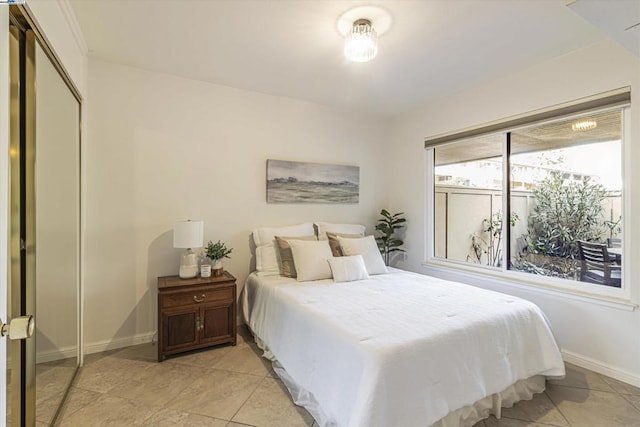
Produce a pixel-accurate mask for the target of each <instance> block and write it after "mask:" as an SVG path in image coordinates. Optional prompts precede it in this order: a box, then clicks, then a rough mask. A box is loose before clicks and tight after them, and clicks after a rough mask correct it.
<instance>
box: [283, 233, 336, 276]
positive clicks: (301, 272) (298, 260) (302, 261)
mask: <svg viewBox="0 0 640 427" xmlns="http://www.w3.org/2000/svg"><path fill="white" fill-rule="evenodd" d="M289 245H290V246H291V253H292V254H293V263H294V264H295V265H296V271H297V273H298V277H297V279H298V281H299V282H305V281H307V280H320V279H331V277H332V276H331V268H330V267H329V263H328V262H327V261H328V260H330V259H331V258H333V254H332V253H331V248H330V247H329V243H328V242H326V241H324V242H321V241H317V240H315V241H314V240H289Z"/></svg>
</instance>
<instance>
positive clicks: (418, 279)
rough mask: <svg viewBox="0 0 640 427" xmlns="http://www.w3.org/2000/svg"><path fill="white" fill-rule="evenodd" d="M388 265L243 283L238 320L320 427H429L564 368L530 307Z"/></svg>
mask: <svg viewBox="0 0 640 427" xmlns="http://www.w3.org/2000/svg"><path fill="white" fill-rule="evenodd" d="M391 271H392V273H391V274H383V275H378V276H371V278H370V279H369V280H362V281H355V282H348V283H334V282H333V281H332V280H322V281H315V282H296V281H295V280H294V279H287V278H283V277H280V276H267V277H258V276H256V275H253V274H252V275H250V276H249V278H248V279H247V284H246V286H245V291H244V295H243V313H244V316H245V321H247V323H248V325H249V327H250V328H251V330H252V331H253V332H254V334H255V335H256V336H257V337H258V338H259V339H260V340H261V341H263V342H264V343H265V344H266V346H267V347H268V351H270V352H271V353H272V355H273V356H274V357H275V359H277V361H278V362H279V363H280V364H281V365H282V366H283V367H284V369H285V370H286V374H287V375H288V376H289V377H290V380H292V381H293V382H295V384H296V385H297V386H298V387H299V388H300V389H301V390H303V392H304V393H307V392H308V393H309V396H308V397H309V399H308V400H309V401H312V402H315V403H317V408H315V409H314V411H312V413H313V415H314V416H315V417H316V419H317V421H318V422H319V423H320V424H321V425H322V426H328V425H337V426H354V427H355V426H362V427H364V426H366V427H375V426H382V427H388V426H417V425H420V426H429V425H432V424H434V423H436V422H437V421H438V420H441V419H442V418H443V417H445V416H446V415H447V414H450V413H452V412H454V411H456V410H460V409H461V408H463V407H467V406H469V405H472V404H474V403H475V402H478V401H480V400H481V399H483V398H485V397H487V396H491V395H492V394H496V393H500V392H503V391H505V390H507V389H509V388H510V387H512V386H513V385H514V384H515V383H516V382H518V381H519V380H525V379H528V378H530V377H534V376H537V375H543V376H550V377H560V376H563V375H564V364H563V362H562V357H561V355H560V352H559V349H558V347H557V345H556V343H555V340H554V338H553V336H552V334H551V330H550V328H549V325H548V324H547V322H546V320H545V317H544V315H543V314H542V312H541V311H540V309H539V308H538V307H537V306H535V305H534V304H532V303H530V302H527V301H525V300H522V299H519V298H516V297H512V296H508V295H504V294H500V293H496V292H491V291H486V290H483V289H479V288H475V287H472V286H467V285H463V284H459V283H454V282H448V281H444V280H440V279H436V278H433V277H430V276H423V275H418V274H414V273H408V272H402V271H400V270H393V269H391ZM537 391H541V390H537ZM498 406H499V405H498Z"/></svg>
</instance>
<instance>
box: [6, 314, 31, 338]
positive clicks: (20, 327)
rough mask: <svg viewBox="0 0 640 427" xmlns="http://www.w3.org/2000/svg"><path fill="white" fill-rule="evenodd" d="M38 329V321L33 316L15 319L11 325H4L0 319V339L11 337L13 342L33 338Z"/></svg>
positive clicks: (10, 322)
mask: <svg viewBox="0 0 640 427" xmlns="http://www.w3.org/2000/svg"><path fill="white" fill-rule="evenodd" d="M35 329H36V321H35V320H34V319H33V316H31V315H29V316H20V317H14V318H13V319H11V320H10V321H9V323H2V319H0V337H4V336H9V339H12V340H23V339H26V338H31V336H32V335H33V331H34V330H35Z"/></svg>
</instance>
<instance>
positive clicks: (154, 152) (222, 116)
mask: <svg viewBox="0 0 640 427" xmlns="http://www.w3.org/2000/svg"><path fill="white" fill-rule="evenodd" d="M88 70H89V74H88V76H89V88H90V93H91V99H90V100H89V118H90V126H89V139H90V141H91V143H90V145H89V146H88V147H87V181H86V190H87V194H88V196H87V217H86V241H87V245H86V252H85V256H86V257H85V274H86V277H85V280H86V282H85V313H86V316H85V340H86V351H87V352H93V351H99V350H101V349H103V348H105V347H106V346H119V345H124V344H127V343H129V342H140V341H143V340H145V339H149V338H150V337H151V334H153V332H154V331H155V330H156V283H157V277H158V276H162V275H169V274H177V272H178V264H179V255H180V252H181V251H180V250H177V249H173V247H172V229H173V225H174V223H175V221H177V220H183V219H187V218H191V219H202V220H204V224H205V240H209V239H211V240H213V241H217V240H218V239H220V240H222V241H223V242H225V243H226V244H227V246H230V247H232V248H233V254H232V258H231V259H230V260H225V263H224V265H225V268H226V269H228V270H229V271H230V272H231V273H232V274H234V275H235V276H236V277H237V279H238V290H240V289H241V288H242V286H243V284H244V280H245V278H246V276H247V275H248V273H249V272H250V268H251V263H252V260H251V253H250V245H249V242H250V233H251V231H252V230H253V229H254V228H256V227H260V226H277V225H289V224H296V223H299V222H303V221H314V220H324V221H332V222H359V223H364V224H365V225H367V227H368V230H369V231H371V230H372V227H373V224H374V222H375V220H376V219H377V216H378V215H377V214H378V212H379V211H380V209H381V207H382V206H381V197H382V193H381V192H380V187H381V186H382V182H381V181H380V179H381V178H379V177H380V172H381V169H382V167H381V165H380V162H381V156H382V152H383V150H382V148H383V145H384V144H385V143H386V142H387V138H386V132H387V130H388V123H387V122H386V121H384V120H381V119H380V118H378V117H372V116H366V115H359V114H353V113H348V112H344V111H336V110H332V109H329V108H326V107H322V106H318V105H315V104H311V103H308V102H303V101H297V100H292V99H287V98H279V97H274V96H269V95H263V94H259V93H255V92H248V91H243V90H237V89H232V88H228V87H224V86H218V85H213V84H208V83H204V82H198V81H194V80H187V79H183V78H178V77H173V76H168V75H163V74H158V73H154V72H148V71H143V70H139V69H135V68H129V67H125V66H120V65H115V64H111V63H105V62H99V61H94V60H90V61H89V68H88ZM310 84H311V83H310ZM267 159H284V160H296V161H311V162H320V163H337V164H347V165H358V166H360V183H361V186H360V203H359V204H355V205H317V204H314V205H295V204H290V205H275V204H267V203H266V160H267Z"/></svg>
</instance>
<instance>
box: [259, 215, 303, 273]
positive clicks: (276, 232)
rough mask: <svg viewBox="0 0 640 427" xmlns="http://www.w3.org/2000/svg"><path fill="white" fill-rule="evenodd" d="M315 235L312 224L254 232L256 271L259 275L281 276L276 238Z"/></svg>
mask: <svg viewBox="0 0 640 427" xmlns="http://www.w3.org/2000/svg"><path fill="white" fill-rule="evenodd" d="M311 234H314V229H313V224H312V223H310V222H307V223H304V224H298V225H292V226H289V227H263V228H258V229H256V230H254V231H253V242H254V243H255V245H256V271H257V272H258V273H259V274H261V275H262V274H265V275H266V274H280V266H279V264H278V251H277V250H276V236H290V237H299V236H309V235H311Z"/></svg>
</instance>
